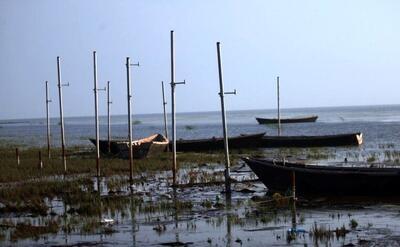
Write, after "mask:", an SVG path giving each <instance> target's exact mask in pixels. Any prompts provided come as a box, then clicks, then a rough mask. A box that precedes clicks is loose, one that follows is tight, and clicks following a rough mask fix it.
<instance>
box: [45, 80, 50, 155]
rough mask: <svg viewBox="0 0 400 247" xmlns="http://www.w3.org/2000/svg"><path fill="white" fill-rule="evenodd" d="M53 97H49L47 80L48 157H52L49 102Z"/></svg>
mask: <svg viewBox="0 0 400 247" xmlns="http://www.w3.org/2000/svg"><path fill="white" fill-rule="evenodd" d="M50 102H51V99H49V82H48V81H46V120H47V121H46V123H47V157H48V158H49V159H50V158H51V151H50V113H49V103H50Z"/></svg>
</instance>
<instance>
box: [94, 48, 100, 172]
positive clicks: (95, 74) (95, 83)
mask: <svg viewBox="0 0 400 247" xmlns="http://www.w3.org/2000/svg"><path fill="white" fill-rule="evenodd" d="M93 83H94V89H93V91H94V109H95V110H94V115H95V117H94V118H95V131H96V176H97V177H100V147H99V135H100V134H99V106H98V100H99V99H98V95H97V56H96V51H93Z"/></svg>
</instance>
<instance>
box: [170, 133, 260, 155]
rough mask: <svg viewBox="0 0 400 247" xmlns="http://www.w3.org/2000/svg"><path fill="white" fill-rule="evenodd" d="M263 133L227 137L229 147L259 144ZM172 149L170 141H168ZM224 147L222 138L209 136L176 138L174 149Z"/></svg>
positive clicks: (255, 145)
mask: <svg viewBox="0 0 400 247" xmlns="http://www.w3.org/2000/svg"><path fill="white" fill-rule="evenodd" d="M264 135H265V132H264V133H258V134H250V135H240V136H235V137H229V138H228V144H229V149H240V148H254V147H258V146H259V145H260V141H261V139H262V137H263V136H264ZM170 147H171V149H172V143H170ZM220 149H224V138H221V137H219V138H215V137H213V138H209V139H197V140H177V141H176V150H177V151H179V152H188V151H212V150H220Z"/></svg>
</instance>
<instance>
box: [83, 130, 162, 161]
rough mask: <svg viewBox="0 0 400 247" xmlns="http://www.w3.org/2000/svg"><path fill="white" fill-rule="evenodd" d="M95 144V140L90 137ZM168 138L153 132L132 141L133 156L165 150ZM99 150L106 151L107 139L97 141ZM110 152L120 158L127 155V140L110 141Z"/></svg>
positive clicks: (139, 157) (147, 154)
mask: <svg viewBox="0 0 400 247" xmlns="http://www.w3.org/2000/svg"><path fill="white" fill-rule="evenodd" d="M90 141H91V142H92V143H93V144H95V145H96V140H94V139H90ZM168 143H169V141H168V139H167V138H165V137H164V136H163V135H161V134H154V135H151V136H149V137H146V138H142V139H139V140H134V141H132V148H133V158H135V159H136V158H138V159H141V158H145V157H149V156H152V155H155V154H159V153H161V152H165V151H166V149H167V147H168ZM99 148H100V151H101V152H103V153H108V141H107V140H100V141H99ZM111 153H112V154H116V155H119V156H120V157H122V158H127V157H129V141H126V140H119V141H115V140H113V141H111Z"/></svg>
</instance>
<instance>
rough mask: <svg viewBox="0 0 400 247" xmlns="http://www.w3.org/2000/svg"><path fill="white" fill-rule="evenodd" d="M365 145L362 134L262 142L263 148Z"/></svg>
mask: <svg viewBox="0 0 400 247" xmlns="http://www.w3.org/2000/svg"><path fill="white" fill-rule="evenodd" d="M362 143H363V134H362V133H360V132H357V133H349V134H338V135H318V136H268V135H265V136H264V137H263V138H262V140H261V144H260V146H261V147H266V148H280V147H337V146H359V145H361V144H362Z"/></svg>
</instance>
